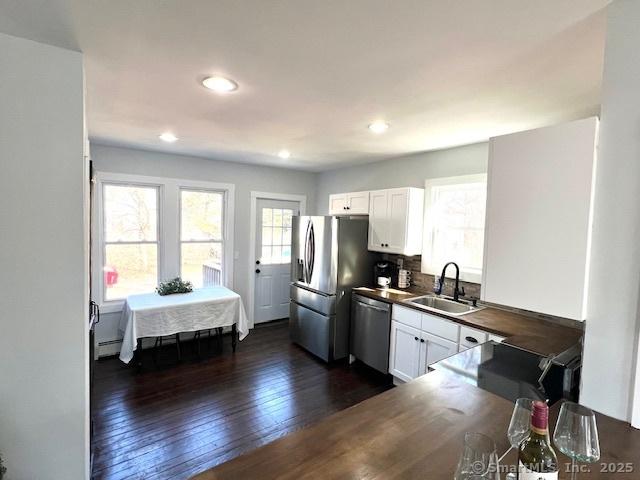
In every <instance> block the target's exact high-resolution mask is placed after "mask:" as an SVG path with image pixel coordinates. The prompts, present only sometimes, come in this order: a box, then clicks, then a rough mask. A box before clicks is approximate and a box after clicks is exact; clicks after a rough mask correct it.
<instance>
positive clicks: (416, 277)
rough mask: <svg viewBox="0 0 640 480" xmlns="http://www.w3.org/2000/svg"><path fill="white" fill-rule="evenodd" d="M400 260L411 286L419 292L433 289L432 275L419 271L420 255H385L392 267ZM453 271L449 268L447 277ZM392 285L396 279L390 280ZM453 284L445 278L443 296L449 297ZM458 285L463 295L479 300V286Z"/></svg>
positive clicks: (475, 284) (452, 281)
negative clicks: (409, 278) (406, 271)
mask: <svg viewBox="0 0 640 480" xmlns="http://www.w3.org/2000/svg"><path fill="white" fill-rule="evenodd" d="M399 258H401V259H402V260H403V268H404V269H405V270H410V271H411V285H412V286H413V287H416V288H418V289H420V290H428V291H432V290H433V287H434V283H433V282H434V281H435V277H434V276H433V275H429V274H428V273H422V272H421V271H420V263H421V257H420V255H416V256H413V257H405V256H404V255H394V254H387V260H389V261H390V262H391V263H392V264H393V265H394V266H397V263H398V259H399ZM454 271H455V269H453V268H451V269H450V270H449V271H447V275H454ZM392 281H393V284H394V285H395V284H396V282H397V281H398V279H397V277H396V278H394V279H392ZM454 284H455V280H454V279H453V278H449V277H448V276H447V278H446V279H445V282H444V292H443V293H444V294H445V295H451V294H452V292H453V286H454ZM460 285H461V286H463V287H464V290H465V294H466V295H467V296H473V297H477V298H480V284H479V283H469V282H460Z"/></svg>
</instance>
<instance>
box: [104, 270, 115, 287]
mask: <svg viewBox="0 0 640 480" xmlns="http://www.w3.org/2000/svg"><path fill="white" fill-rule="evenodd" d="M104 283H105V285H106V286H107V287H112V286H114V285H115V284H116V283H118V271H117V270H116V269H115V268H113V267H104Z"/></svg>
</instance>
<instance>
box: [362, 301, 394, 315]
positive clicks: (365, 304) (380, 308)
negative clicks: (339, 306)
mask: <svg viewBox="0 0 640 480" xmlns="http://www.w3.org/2000/svg"><path fill="white" fill-rule="evenodd" d="M356 302H358V305H359V306H361V307H364V308H370V309H371V310H375V311H376V312H382V313H389V307H387V308H383V307H376V306H375V305H369V304H368V303H364V302H361V301H360V300H356Z"/></svg>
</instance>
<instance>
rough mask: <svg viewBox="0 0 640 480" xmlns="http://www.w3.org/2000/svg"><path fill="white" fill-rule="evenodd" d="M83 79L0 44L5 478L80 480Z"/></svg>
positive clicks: (8, 41) (7, 42) (67, 58)
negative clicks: (6, 471)
mask: <svg viewBox="0 0 640 480" xmlns="http://www.w3.org/2000/svg"><path fill="white" fill-rule="evenodd" d="M83 137H84V131H83V72H82V55H81V54H80V53H77V52H71V51H67V50H62V49H59V48H55V47H50V46H47V45H43V44H39V43H35V42H31V41H28V40H24V39H19V38H15V37H10V36H7V35H3V34H0V162H1V165H0V172H1V173H0V196H1V201H0V225H1V227H0V228H1V232H2V233H1V234H0V268H1V269H2V275H1V276H0V292H1V293H0V312H2V317H1V325H2V329H1V330H0V366H1V367H0V368H1V372H2V373H1V374H0V451H1V452H2V456H3V458H4V461H5V464H6V466H7V469H8V478H9V479H12V480H16V479H25V480H26V479H34V478H42V479H44V478H46V479H52V480H55V479H64V480H76V479H84V478H88V471H89V455H88V341H87V340H88V332H87V315H88V311H87V310H88V294H87V280H88V274H87V270H86V255H87V249H86V248H85V245H86V244H85V213H86V209H85V208H84V206H85V201H84V199H85V196H84V195H85V187H86V186H87V185H88V183H87V182H88V180H87V181H85V175H86V169H85V164H84V158H83Z"/></svg>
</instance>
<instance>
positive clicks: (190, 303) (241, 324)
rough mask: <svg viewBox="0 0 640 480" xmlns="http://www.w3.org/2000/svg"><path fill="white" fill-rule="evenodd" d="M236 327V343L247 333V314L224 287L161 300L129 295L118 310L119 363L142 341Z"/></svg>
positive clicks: (235, 297) (126, 360)
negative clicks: (120, 314)
mask: <svg viewBox="0 0 640 480" xmlns="http://www.w3.org/2000/svg"><path fill="white" fill-rule="evenodd" d="M234 323H235V324H236V325H237V327H236V328H237V329H238V333H239V334H240V340H242V339H244V338H245V337H246V336H247V334H248V333H249V323H248V321H247V314H246V313H245V311H244V306H243V305H242V299H241V298H240V295H238V294H237V293H235V292H233V291H231V290H229V289H228V288H225V287H210V288H199V289H196V290H194V291H193V292H191V293H179V294H175V295H165V296H161V295H158V294H157V293H147V294H142V295H130V296H129V297H127V300H126V302H125V305H124V309H123V310H122V317H121V318H120V330H122V331H123V332H124V337H123V339H122V347H121V348H120V360H122V361H123V362H125V363H129V362H130V361H131V359H132V358H133V352H134V350H135V349H136V346H137V340H138V339H139V338H144V337H160V336H165V335H173V334H176V333H181V332H195V331H197V330H206V329H209V328H216V327H227V326H230V325H233V324H234Z"/></svg>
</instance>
